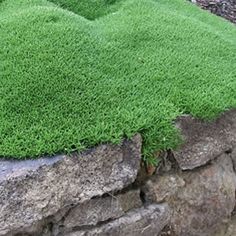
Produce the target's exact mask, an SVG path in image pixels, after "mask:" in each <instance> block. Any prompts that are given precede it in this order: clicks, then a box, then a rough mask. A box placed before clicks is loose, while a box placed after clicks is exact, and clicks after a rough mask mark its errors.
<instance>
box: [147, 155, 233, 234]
mask: <svg viewBox="0 0 236 236" xmlns="http://www.w3.org/2000/svg"><path fill="white" fill-rule="evenodd" d="M171 179H172V180H171ZM150 181H152V184H151V182H149V183H148V184H147V185H146V186H145V188H144V191H145V192H146V198H147V200H149V201H154V202H160V201H163V200H164V201H166V202H167V203H168V204H169V206H170V208H171V210H172V216H171V221H170V224H169V228H168V230H171V234H170V235H176V236H211V235H212V232H214V230H215V229H216V228H217V227H218V225H219V224H221V223H222V222H223V221H224V220H225V219H227V218H228V217H229V216H230V215H231V212H232V211H233V209H234V205H235V183H236V177H235V173H234V171H233V164H232V160H231V158H230V156H228V155H226V154H223V155H221V156H220V157H218V158H217V159H216V160H215V161H213V163H212V164H210V165H207V166H205V167H201V168H198V169H196V170H194V171H185V172H182V173H172V174H171V173H170V174H169V175H164V176H162V177H159V176H158V175H157V176H155V177H153V179H152V180H150ZM168 181H169V184H168ZM155 185H157V186H155ZM172 188H173V189H172Z"/></svg>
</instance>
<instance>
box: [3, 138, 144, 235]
mask: <svg viewBox="0 0 236 236" xmlns="http://www.w3.org/2000/svg"><path fill="white" fill-rule="evenodd" d="M140 158H141V137H140V135H136V136H135V137H134V138H133V139H132V140H129V141H128V140H125V141H123V142H122V144H121V145H100V146H98V147H97V148H94V149H90V150H89V151H87V152H84V153H82V154H80V155H76V154H75V155H73V156H71V157H68V156H57V157H54V158H44V159H39V160H31V161H22V162H21V161H1V162H0V193H1V194H0V235H5V234H7V233H9V235H10V234H11V232H15V231H17V230H19V229H20V230H22V231H23V229H24V228H27V227H30V226H32V225H34V224H35V223H37V222H39V221H41V220H42V219H44V218H46V217H48V216H51V215H53V214H55V213H56V212H58V211H59V210H60V209H63V208H64V207H66V206H69V205H73V204H78V203H83V202H85V201H87V200H89V199H91V198H92V197H94V196H101V195H103V194H104V193H107V192H114V191H118V190H121V189H123V188H124V187H126V186H127V185H129V184H131V183H132V182H133V181H134V180H135V178H136V176H137V172H138V169H139V166H140Z"/></svg>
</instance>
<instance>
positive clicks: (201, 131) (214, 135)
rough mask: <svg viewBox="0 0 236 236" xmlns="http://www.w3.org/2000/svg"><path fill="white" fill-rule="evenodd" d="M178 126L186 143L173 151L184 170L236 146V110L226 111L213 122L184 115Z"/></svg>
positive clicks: (204, 162)
mask: <svg viewBox="0 0 236 236" xmlns="http://www.w3.org/2000/svg"><path fill="white" fill-rule="evenodd" d="M176 126H177V127H178V128H179V129H180V132H181V133H182V136H183V140H184V143H183V145H182V146H181V147H180V148H179V149H178V150H176V151H174V152H173V153H174V156H175V158H176V160H177V162H178V164H179V166H180V167H181V169H183V170H187V169H194V168H196V167H199V166H202V165H204V164H206V163H208V162H209V161H210V160H212V159H214V158H215V157H217V156H219V155H220V154H222V153H223V152H225V151H227V150H229V149H232V148H233V147H235V146H236V110H231V111H228V112H225V113H224V114H223V115H222V116H221V117H219V118H218V119H216V120H215V121H212V122H204V121H202V120H199V119H195V118H193V117H191V116H182V117H180V118H179V119H178V120H177V122H176Z"/></svg>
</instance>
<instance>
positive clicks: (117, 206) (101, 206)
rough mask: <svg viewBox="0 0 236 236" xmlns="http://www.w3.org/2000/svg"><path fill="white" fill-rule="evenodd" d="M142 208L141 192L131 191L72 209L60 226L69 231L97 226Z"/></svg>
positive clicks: (93, 200)
mask: <svg viewBox="0 0 236 236" xmlns="http://www.w3.org/2000/svg"><path fill="white" fill-rule="evenodd" d="M141 206H142V202H141V199H140V190H130V191H128V192H125V193H122V194H118V195H115V196H113V195H110V196H107V197H102V198H94V199H91V200H89V201H87V202H85V203H83V204H79V205H78V206H76V207H74V208H73V209H71V210H70V211H69V212H68V213H67V214H66V217H65V220H64V222H63V223H60V225H63V226H64V228H68V229H70V228H74V227H78V226H85V225H87V226H88V225H96V224H97V223H98V222H103V221H106V220H108V219H109V220H110V219H116V218H119V217H121V216H122V215H124V214H125V212H127V211H128V210H130V209H132V208H138V207H141Z"/></svg>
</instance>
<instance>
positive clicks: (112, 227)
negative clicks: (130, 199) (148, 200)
mask: <svg viewBox="0 0 236 236" xmlns="http://www.w3.org/2000/svg"><path fill="white" fill-rule="evenodd" d="M169 217H170V210H169V207H168V206H167V205H166V204H160V205H157V204H152V205H149V206H147V207H142V208H139V209H136V210H132V211H130V212H128V213H127V214H126V215H124V216H122V217H121V218H119V219H116V220H114V221H111V222H110V223H107V224H104V225H101V226H98V227H95V228H94V229H87V230H80V231H77V232H73V233H71V234H68V236H85V235H86V236H95V235H96V236H139V235H142V236H152V235H153V236H154V235H158V234H159V233H160V231H161V230H162V229H163V228H164V226H165V225H166V224H168V222H169Z"/></svg>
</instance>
